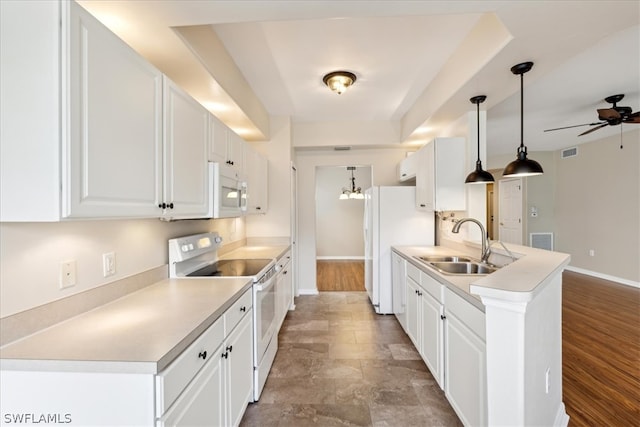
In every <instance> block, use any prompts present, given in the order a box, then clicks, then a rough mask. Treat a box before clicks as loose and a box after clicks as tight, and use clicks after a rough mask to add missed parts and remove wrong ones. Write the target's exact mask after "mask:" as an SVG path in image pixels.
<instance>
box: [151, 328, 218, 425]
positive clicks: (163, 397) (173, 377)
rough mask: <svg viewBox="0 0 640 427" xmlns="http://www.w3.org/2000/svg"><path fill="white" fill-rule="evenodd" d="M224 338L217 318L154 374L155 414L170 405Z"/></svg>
mask: <svg viewBox="0 0 640 427" xmlns="http://www.w3.org/2000/svg"><path fill="white" fill-rule="evenodd" d="M223 340H224V323H223V321H222V318H219V319H218V320H216V321H215V323H214V324H213V325H211V326H209V328H208V329H207V330H206V331H204V332H203V333H202V334H201V335H200V336H199V337H198V338H197V339H196V340H195V341H194V342H193V343H192V344H191V345H190V346H189V347H188V348H187V349H186V350H185V351H183V352H182V353H181V354H180V356H178V357H177V358H176V360H174V361H173V362H172V363H171V364H170V365H169V366H168V367H167V368H166V369H165V370H164V371H162V372H160V373H159V374H158V375H156V402H157V405H156V416H157V417H160V416H162V414H163V413H164V412H165V411H166V410H167V408H169V406H171V404H172V403H173V402H174V401H175V400H176V398H177V397H178V396H179V395H180V393H182V390H184V388H185V387H186V386H187V384H189V382H191V379H192V378H193V377H195V375H196V374H197V373H198V371H199V370H200V369H202V367H203V366H204V365H205V362H207V361H208V360H209V359H210V358H211V357H212V356H213V353H214V352H215V350H216V349H217V348H218V347H219V346H220V345H221V344H222V341H223Z"/></svg>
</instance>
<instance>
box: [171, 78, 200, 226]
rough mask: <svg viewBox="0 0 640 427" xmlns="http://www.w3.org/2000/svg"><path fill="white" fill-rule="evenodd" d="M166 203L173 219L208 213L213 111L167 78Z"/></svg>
mask: <svg viewBox="0 0 640 427" xmlns="http://www.w3.org/2000/svg"><path fill="white" fill-rule="evenodd" d="M164 81H165V84H164V200H163V202H164V203H166V204H167V205H170V206H173V207H172V208H170V209H167V210H166V213H165V215H166V216H168V217H172V218H180V217H182V218H188V217H197V216H202V215H205V214H206V213H207V210H208V200H209V194H208V193H209V191H208V189H209V183H208V172H207V171H208V169H207V147H208V125H209V112H208V111H207V110H205V109H204V107H202V105H200V104H199V103H198V102H196V101H195V100H194V99H193V98H192V97H191V96H189V95H188V94H187V93H185V92H184V91H183V90H182V89H180V88H179V87H178V86H176V85H175V84H174V83H173V82H172V81H171V80H169V79H168V78H166V77H165V79H164Z"/></svg>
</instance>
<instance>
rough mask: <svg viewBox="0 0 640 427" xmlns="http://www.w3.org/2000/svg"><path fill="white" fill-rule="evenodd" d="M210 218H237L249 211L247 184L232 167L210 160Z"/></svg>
mask: <svg viewBox="0 0 640 427" xmlns="http://www.w3.org/2000/svg"><path fill="white" fill-rule="evenodd" d="M209 188H211V193H212V194H211V197H210V198H209V214H208V217H209V218H235V217H239V216H242V215H244V214H245V213H246V211H247V184H246V182H244V181H242V179H240V175H239V173H238V172H237V171H234V170H233V169H232V168H230V167H228V166H225V165H220V163H214V162H209Z"/></svg>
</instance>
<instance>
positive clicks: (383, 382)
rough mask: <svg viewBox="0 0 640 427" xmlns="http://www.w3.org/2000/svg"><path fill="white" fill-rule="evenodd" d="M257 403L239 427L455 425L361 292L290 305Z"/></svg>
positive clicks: (409, 352)
mask: <svg viewBox="0 0 640 427" xmlns="http://www.w3.org/2000/svg"><path fill="white" fill-rule="evenodd" d="M278 346H279V348H278V354H277V356H276V360H275V362H274V365H273V368H272V370H271V373H270V374H269V378H268V379H267V383H266V385H265V388H264V390H263V392H262V396H261V397H260V401H259V402H257V403H253V404H250V405H249V407H248V409H247V412H246V414H245V416H244V418H243V420H242V422H241V426H245V427H248V426H260V427H263V426H264V427H267V426H305V425H318V426H394V427H403V426H459V425H462V424H461V423H460V420H459V419H458V418H457V416H456V415H455V413H454V411H453V409H452V408H451V406H450V405H449V403H448V402H447V400H446V398H445V396H444V392H443V391H442V390H441V389H440V387H439V386H438V384H437V383H436V382H435V380H434V379H433V377H432V376H431V373H430V372H429V370H428V368H427V367H426V366H425V364H424V362H423V361H422V360H421V359H420V355H419V354H418V353H417V352H416V350H415V348H414V347H413V345H412V344H411V341H410V340H409V337H407V335H406V334H405V333H404V331H403V330H402V327H401V326H400V324H399V323H398V322H397V320H396V318H395V317H394V316H392V315H377V314H375V312H374V311H373V309H372V307H371V304H370V303H369V300H368V297H367V294H366V292H321V293H320V294H319V295H316V296H301V297H298V298H296V310H295V311H290V312H289V313H288V315H287V318H286V319H285V321H284V324H283V326H282V329H281V331H280V335H279V342H278Z"/></svg>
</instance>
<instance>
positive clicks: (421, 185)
mask: <svg viewBox="0 0 640 427" xmlns="http://www.w3.org/2000/svg"><path fill="white" fill-rule="evenodd" d="M434 146H435V143H434V142H433V141H432V142H430V143H428V144H427V145H425V146H424V147H422V148H421V149H420V150H418V152H417V153H416V154H414V156H417V157H416V159H417V160H416V161H417V164H418V167H417V171H416V208H417V209H419V210H424V211H432V210H434V206H435V205H434V198H435V173H436V172H435V167H436V165H435V151H434Z"/></svg>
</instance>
